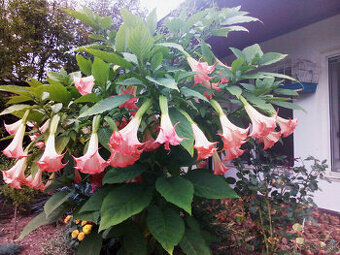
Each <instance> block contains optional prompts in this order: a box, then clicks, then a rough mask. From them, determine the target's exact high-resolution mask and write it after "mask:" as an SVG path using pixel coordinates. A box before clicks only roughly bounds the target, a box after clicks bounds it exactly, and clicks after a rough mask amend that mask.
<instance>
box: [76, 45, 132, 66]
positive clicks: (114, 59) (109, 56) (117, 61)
mask: <svg viewBox="0 0 340 255" xmlns="http://www.w3.org/2000/svg"><path fill="white" fill-rule="evenodd" d="M76 51H85V52H87V53H90V54H91V55H93V56H95V57H97V58H100V59H102V60H104V61H105V62H107V63H111V64H114V65H119V66H121V67H125V68H131V67H132V64H131V63H130V62H128V61H126V60H125V59H124V58H122V57H121V56H119V55H117V54H116V53H113V52H106V51H103V50H97V49H92V48H88V47H79V48H78V49H77V50H76Z"/></svg>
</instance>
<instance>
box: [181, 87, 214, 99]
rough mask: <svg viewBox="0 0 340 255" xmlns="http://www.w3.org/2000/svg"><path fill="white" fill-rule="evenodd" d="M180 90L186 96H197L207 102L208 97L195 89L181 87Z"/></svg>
mask: <svg viewBox="0 0 340 255" xmlns="http://www.w3.org/2000/svg"><path fill="white" fill-rule="evenodd" d="M181 92H182V93H183V94H184V95H185V96H186V97H197V98H199V99H201V100H203V101H206V102H209V101H208V99H207V98H206V97H205V96H203V95H202V94H201V93H199V92H198V91H196V90H193V89H189V88H188V87H182V88H181Z"/></svg>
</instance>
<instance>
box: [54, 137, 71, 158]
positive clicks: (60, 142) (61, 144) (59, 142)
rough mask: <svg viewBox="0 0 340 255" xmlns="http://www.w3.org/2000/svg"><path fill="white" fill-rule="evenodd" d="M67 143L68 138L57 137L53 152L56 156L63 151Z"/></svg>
mask: <svg viewBox="0 0 340 255" xmlns="http://www.w3.org/2000/svg"><path fill="white" fill-rule="evenodd" d="M69 141H70V137H69V136H58V137H57V138H56V139H55V150H56V151H57V153H58V154H61V153H62V152H63V151H64V149H65V148H66V146H67V144H68V142H69Z"/></svg>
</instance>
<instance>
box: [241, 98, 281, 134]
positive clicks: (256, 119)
mask: <svg viewBox="0 0 340 255" xmlns="http://www.w3.org/2000/svg"><path fill="white" fill-rule="evenodd" d="M244 108H245V110H246V112H247V114H248V115H249V117H250V120H251V123H252V131H251V134H250V135H249V136H253V137H256V138H261V137H264V136H267V135H268V134H270V133H271V132H273V131H274V130H275V128H276V117H277V116H276V115H274V116H272V117H268V116H265V115H263V114H261V113H259V112H258V111H257V110H256V109H255V108H254V107H252V106H251V105H250V104H248V103H246V104H245V105H244Z"/></svg>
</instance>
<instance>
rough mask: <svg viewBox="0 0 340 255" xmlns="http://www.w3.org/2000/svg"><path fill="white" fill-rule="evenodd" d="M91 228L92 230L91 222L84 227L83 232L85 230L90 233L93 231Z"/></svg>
mask: <svg viewBox="0 0 340 255" xmlns="http://www.w3.org/2000/svg"><path fill="white" fill-rule="evenodd" d="M91 230H92V225H90V224H87V225H85V226H84V227H83V232H84V233H85V234H86V235H88V234H90V233H91Z"/></svg>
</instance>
